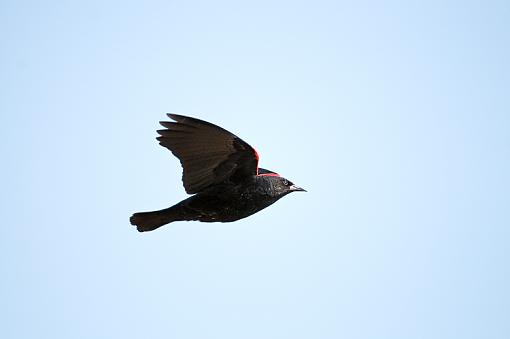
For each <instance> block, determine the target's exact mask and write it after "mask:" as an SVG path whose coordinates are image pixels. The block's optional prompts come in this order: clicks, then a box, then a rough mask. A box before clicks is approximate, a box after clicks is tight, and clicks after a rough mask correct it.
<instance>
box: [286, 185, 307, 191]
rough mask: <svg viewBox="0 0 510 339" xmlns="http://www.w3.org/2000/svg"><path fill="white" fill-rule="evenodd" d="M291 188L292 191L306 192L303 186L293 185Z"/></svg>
mask: <svg viewBox="0 0 510 339" xmlns="http://www.w3.org/2000/svg"><path fill="white" fill-rule="evenodd" d="M289 189H290V190H291V191H292V192H306V190H305V189H302V188H301V187H299V186H296V185H292V186H290V187H289Z"/></svg>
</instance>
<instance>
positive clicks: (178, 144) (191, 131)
mask: <svg viewBox="0 0 510 339" xmlns="http://www.w3.org/2000/svg"><path fill="white" fill-rule="evenodd" d="M167 115H168V117H169V118H171V119H172V120H174V121H175V122H173V121H161V122H160V124H161V125H162V126H163V127H165V129H161V130H158V131H157V132H158V134H159V135H160V136H159V137H157V138H156V139H157V140H158V141H159V144H160V145H161V146H163V147H166V148H168V149H169V150H170V151H171V152H172V153H173V154H174V155H175V156H176V157H177V158H179V160H180V162H181V165H182V168H183V176H182V180H183V184H184V188H185V189H186V192H187V193H189V194H194V193H198V192H200V191H202V190H204V189H206V188H208V187H210V186H212V185H216V184H220V183H224V182H229V181H230V182H236V181H239V180H243V179H244V178H246V177H248V176H250V175H256V174H257V165H258V156H257V153H256V152H255V150H254V149H253V148H252V147H251V146H250V145H248V144H247V143H246V142H244V141H243V140H242V139H240V138H239V137H237V136H235V135H234V134H232V133H230V132H228V131H227V130H225V129H223V128H221V127H219V126H216V125H214V124H211V123H209V122H206V121H202V120H199V119H195V118H190V117H186V116H182V115H177V114H167Z"/></svg>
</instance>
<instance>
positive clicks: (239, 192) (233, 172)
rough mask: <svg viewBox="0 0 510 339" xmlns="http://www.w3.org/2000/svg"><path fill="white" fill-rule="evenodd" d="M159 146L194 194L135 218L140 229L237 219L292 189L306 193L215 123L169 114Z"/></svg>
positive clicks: (237, 138)
mask: <svg viewBox="0 0 510 339" xmlns="http://www.w3.org/2000/svg"><path fill="white" fill-rule="evenodd" d="M168 117H169V118H171V119H172V120H174V121H175V122H168V121H162V122H160V124H161V125H162V126H163V127H165V129H162V130H158V131H157V132H158V134H159V135H160V136H159V137H158V138H157V139H158V140H159V144H160V145H161V146H163V147H166V148H168V149H169V150H170V151H171V152H172V153H173V154H174V155H175V156H176V157H177V158H178V159H179V160H180V161H181V165H182V168H183V175H182V181H183V184H184V188H185V190H186V192H187V193H189V194H194V195H193V196H191V197H189V198H187V199H185V200H183V201H181V202H179V203H178V204H176V205H174V206H172V207H169V208H166V209H163V210H159V211H153V212H140V213H135V214H133V216H131V219H130V221H131V224H132V225H136V226H137V229H138V231H140V232H145V231H152V230H154V229H156V228H158V227H160V226H163V225H165V224H168V223H171V222H174V221H184V220H198V221H203V222H231V221H236V220H239V219H242V218H245V217H247V216H250V215H252V214H254V213H256V212H258V211H260V210H262V209H263V208H266V207H267V206H269V205H271V204H273V203H274V202H276V201H277V200H278V199H280V198H282V197H283V196H285V195H287V194H288V193H291V192H296V191H304V190H303V189H302V188H300V187H298V186H296V185H294V184H293V183H291V182H290V181H288V180H287V179H285V178H283V177H281V176H279V175H278V174H277V173H275V172H272V171H269V170H266V169H263V168H259V167H258V160H259V156H258V154H257V152H256V151H255V150H254V149H253V148H252V147H251V146H250V145H248V144H247V143H246V142H244V141H243V140H242V139H240V138H239V137H237V136H235V135H234V134H232V133H230V132H228V131H227V130H225V129H223V128H221V127H219V126H216V125H213V124H211V123H209V122H206V121H202V120H199V119H195V118H190V117H185V116H182V115H177V114H168Z"/></svg>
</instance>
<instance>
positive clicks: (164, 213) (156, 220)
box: [129, 206, 182, 232]
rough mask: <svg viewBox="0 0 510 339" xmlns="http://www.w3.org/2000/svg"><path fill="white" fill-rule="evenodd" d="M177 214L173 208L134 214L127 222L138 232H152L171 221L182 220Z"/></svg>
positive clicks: (176, 210)
mask: <svg viewBox="0 0 510 339" xmlns="http://www.w3.org/2000/svg"><path fill="white" fill-rule="evenodd" d="M179 214H180V213H179V211H178V209H176V208H175V206H173V207H169V208H165V209H163V210H159V211H152V212H140V213H135V214H133V215H132V216H131V218H130V219H129V221H130V222H131V225H135V226H136V229H137V230H138V232H147V231H153V230H155V229H156V228H158V227H161V226H163V225H166V224H168V223H171V222H172V221H177V220H182V219H181V218H180V215H179Z"/></svg>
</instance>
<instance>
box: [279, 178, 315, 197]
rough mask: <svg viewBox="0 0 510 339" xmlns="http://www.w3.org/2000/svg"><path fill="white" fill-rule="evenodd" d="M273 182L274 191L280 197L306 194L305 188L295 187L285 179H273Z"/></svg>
mask: <svg viewBox="0 0 510 339" xmlns="http://www.w3.org/2000/svg"><path fill="white" fill-rule="evenodd" d="M271 179H272V180H271V181H272V184H273V189H274V190H275V191H276V193H277V194H278V195H285V194H289V193H292V192H306V190H304V189H303V188H301V187H299V186H296V185H294V184H293V183H292V182H291V181H290V180H287V179H285V178H283V177H279V176H278V177H277V176H275V177H271Z"/></svg>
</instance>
